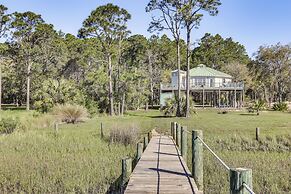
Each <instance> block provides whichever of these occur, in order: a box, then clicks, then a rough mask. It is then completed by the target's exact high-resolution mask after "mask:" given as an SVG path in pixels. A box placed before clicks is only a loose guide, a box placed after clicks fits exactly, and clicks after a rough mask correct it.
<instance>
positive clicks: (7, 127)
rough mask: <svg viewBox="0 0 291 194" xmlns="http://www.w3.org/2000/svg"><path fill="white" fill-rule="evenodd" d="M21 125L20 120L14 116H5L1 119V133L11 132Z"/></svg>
mask: <svg viewBox="0 0 291 194" xmlns="http://www.w3.org/2000/svg"><path fill="white" fill-rule="evenodd" d="M18 126H19V121H18V120H16V119H12V118H3V119H2V120H1V121H0V134H11V133H13V132H14V131H15V130H16V129H17V127H18Z"/></svg>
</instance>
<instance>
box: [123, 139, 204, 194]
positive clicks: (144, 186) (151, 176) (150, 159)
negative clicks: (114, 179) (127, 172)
mask: <svg viewBox="0 0 291 194" xmlns="http://www.w3.org/2000/svg"><path fill="white" fill-rule="evenodd" d="M125 193H126V194H133V193H134V194H145V193H158V194H159V193H160V194H161V193H171V194H182V193H183V194H187V193H202V192H200V191H198V189H197V186H196V184H195V182H194V180H193V178H191V177H190V171H189V169H188V168H187V165H186V163H185V162H184V160H183V158H182V157H181V156H180V152H179V151H178V149H177V148H176V145H175V144H174V142H173V140H172V138H170V137H168V136H161V135H158V136H153V137H152V139H151V141H150V143H149V144H148V146H147V148H146V150H145V151H144V153H143V154H142V157H141V159H140V161H139V162H138V164H137V165H136V167H135V169H134V170H133V173H132V174H131V176H130V180H129V182H128V185H127V188H126V191H125Z"/></svg>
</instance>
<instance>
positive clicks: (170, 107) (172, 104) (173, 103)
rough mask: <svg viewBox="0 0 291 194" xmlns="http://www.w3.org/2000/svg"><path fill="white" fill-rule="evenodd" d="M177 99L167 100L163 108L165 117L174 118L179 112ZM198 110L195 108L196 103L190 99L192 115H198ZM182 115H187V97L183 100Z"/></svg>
mask: <svg viewBox="0 0 291 194" xmlns="http://www.w3.org/2000/svg"><path fill="white" fill-rule="evenodd" d="M177 107H178V103H177V99H176V97H175V98H168V99H166V102H165V106H164V107H163V109H162V110H163V112H164V115H165V116H173V115H175V114H176V112H177ZM196 113H197V112H196V109H195V107H194V101H193V99H192V98H190V114H196ZM181 114H182V115H186V97H185V96H183V97H182V98H181Z"/></svg>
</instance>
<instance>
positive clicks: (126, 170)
mask: <svg viewBox="0 0 291 194" xmlns="http://www.w3.org/2000/svg"><path fill="white" fill-rule="evenodd" d="M131 172H132V159H131V158H124V159H122V172H121V189H122V191H124V188H125V185H126V183H127V182H128V180H129V176H130V174H131Z"/></svg>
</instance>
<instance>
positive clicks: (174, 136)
mask: <svg viewBox="0 0 291 194" xmlns="http://www.w3.org/2000/svg"><path fill="white" fill-rule="evenodd" d="M176 131H177V123H176V122H174V130H173V139H174V141H175V142H176Z"/></svg>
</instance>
